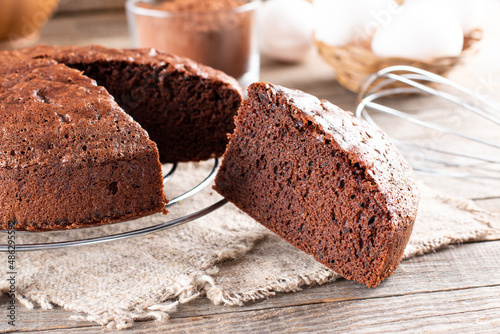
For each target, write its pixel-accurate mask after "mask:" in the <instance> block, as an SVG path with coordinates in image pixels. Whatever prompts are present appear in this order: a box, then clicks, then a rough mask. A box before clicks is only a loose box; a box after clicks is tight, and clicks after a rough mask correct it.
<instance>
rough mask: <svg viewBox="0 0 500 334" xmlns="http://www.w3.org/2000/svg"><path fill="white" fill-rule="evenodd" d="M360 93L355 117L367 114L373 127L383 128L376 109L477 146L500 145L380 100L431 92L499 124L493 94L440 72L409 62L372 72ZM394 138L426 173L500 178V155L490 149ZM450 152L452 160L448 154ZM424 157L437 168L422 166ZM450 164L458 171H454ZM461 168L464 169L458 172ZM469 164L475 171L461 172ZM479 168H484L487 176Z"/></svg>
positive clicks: (415, 167)
mask: <svg viewBox="0 0 500 334" xmlns="http://www.w3.org/2000/svg"><path fill="white" fill-rule="evenodd" d="M435 87H439V88H435ZM445 89H446V90H445ZM360 92H361V93H360V95H359V97H358V106H357V108H356V116H357V117H363V118H364V119H366V120H367V121H368V122H369V123H371V124H372V125H375V126H377V127H379V126H378V125H377V122H375V120H374V119H373V118H372V117H371V115H370V113H371V112H373V111H377V112H381V113H384V114H386V115H389V116H393V117H397V118H398V119H401V120H402V121H406V122H409V123H411V124H415V125H417V126H420V127H424V128H426V129H428V130H432V131H437V132H439V133H441V134H446V135H451V136H453V137H455V138H460V139H461V140H467V141H471V142H474V143H475V145H476V146H477V145H478V144H480V145H483V146H488V147H490V148H494V149H500V143H498V142H494V141H492V140H491V138H490V139H485V138H482V137H480V136H479V135H478V134H477V133H476V134H474V135H473V134H468V133H466V132H464V131H463V130H465V129H461V130H458V129H454V128H451V127H449V126H447V125H442V124H438V123H436V122H434V121H428V120H425V119H424V118H425V114H422V115H419V116H418V117H417V116H415V115H411V114H410V113H408V112H405V111H402V110H398V109H396V108H392V107H390V106H388V105H385V104H384V103H385V100H384V102H378V101H377V100H380V99H382V98H385V97H392V96H398V95H415V94H425V95H431V96H436V97H439V98H441V99H443V100H445V101H447V102H449V103H452V104H454V105H456V106H459V107H461V108H463V109H464V110H467V111H470V112H471V115H472V114H474V115H477V116H479V117H481V118H482V119H483V120H486V121H489V122H491V123H493V124H495V125H500V103H498V102H497V101H495V100H493V99H490V98H489V97H485V96H480V95H479V94H477V93H475V92H473V91H472V90H470V89H469V88H466V87H464V86H462V85H459V84H458V83H456V82H454V81H452V80H449V79H447V78H444V77H442V76H440V75H437V74H434V73H431V72H429V71H426V70H422V69H419V68H415V67H411V66H406V65H401V66H391V67H388V68H385V69H383V70H381V71H379V72H377V73H375V74H372V75H370V76H368V77H367V78H366V79H365V80H364V81H363V82H362V84H361V89H360ZM375 101H377V102H375ZM468 121H469V120H468ZM379 128H380V127H379ZM440 138H441V136H437V137H434V139H435V140H438V141H439V139H440ZM393 140H394V142H395V144H396V145H397V146H398V147H399V148H400V149H401V150H402V151H404V152H406V154H409V155H410V156H412V157H413V159H411V160H413V161H410V162H411V163H412V166H413V168H414V169H415V170H417V171H419V172H422V173H424V174H428V175H436V176H448V177H460V178H469V177H470V178H477V177H479V178H486V179H500V168H498V165H500V159H498V158H496V156H495V155H491V154H490V152H488V156H480V155H479V154H478V153H479V152H481V153H486V152H487V151H486V150H485V151H484V152H483V150H481V149H478V148H477V147H474V148H472V149H474V150H475V151H474V153H467V152H463V147H462V146H461V142H455V141H453V145H454V146H456V147H457V151H453V150H449V149H446V148H442V147H441V145H442V144H443V143H437V142H435V143H434V144H435V145H431V146H425V145H420V144H417V143H413V142H409V141H404V140H398V139H395V138H393ZM432 146H437V147H432ZM495 152H498V151H495ZM446 156H448V157H449V158H453V159H448V158H445V157H446ZM415 158H419V159H415ZM460 159H461V160H460ZM464 160H466V161H467V162H465V161H464ZM425 161H427V163H428V164H430V165H431V166H433V167H429V166H426V165H422V163H424V162H425ZM436 165H439V166H442V167H445V168H448V169H447V170H446V169H445V170H442V169H440V168H437V167H435V166H436ZM491 166H495V167H491ZM450 168H455V169H454V170H450ZM457 168H458V169H459V170H456V169H457ZM467 168H468V169H471V168H472V169H474V172H473V173H469V172H467V171H466V170H463V171H462V170H460V169H467ZM477 172H482V174H479V173H477Z"/></svg>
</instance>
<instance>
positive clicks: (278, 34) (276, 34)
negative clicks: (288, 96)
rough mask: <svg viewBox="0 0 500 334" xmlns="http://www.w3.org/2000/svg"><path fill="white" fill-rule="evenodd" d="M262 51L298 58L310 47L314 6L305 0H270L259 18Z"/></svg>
mask: <svg viewBox="0 0 500 334" xmlns="http://www.w3.org/2000/svg"><path fill="white" fill-rule="evenodd" d="M259 21H260V22H259V26H260V48H261V52H262V54H264V55H266V56H268V57H270V58H273V59H276V60H281V61H286V62H300V61H302V60H303V59H304V58H305V57H306V56H307V54H308V53H309V52H310V51H311V50H312V48H313V29H314V21H313V9H312V5H311V4H310V3H308V2H307V1H305V0H270V1H266V2H265V3H263V5H262V8H261V12H260V19H259Z"/></svg>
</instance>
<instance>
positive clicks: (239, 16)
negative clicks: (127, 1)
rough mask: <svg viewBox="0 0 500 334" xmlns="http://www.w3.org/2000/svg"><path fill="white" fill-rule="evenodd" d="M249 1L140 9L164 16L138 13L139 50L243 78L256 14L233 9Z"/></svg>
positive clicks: (183, 0) (180, 0) (192, 1)
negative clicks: (184, 59) (161, 53)
mask: <svg viewBox="0 0 500 334" xmlns="http://www.w3.org/2000/svg"><path fill="white" fill-rule="evenodd" d="M249 2H250V1H240V0H212V1H206V0H171V1H164V2H161V3H157V4H151V3H146V2H139V3H137V7H140V8H145V9H150V10H155V11H156V12H159V13H164V14H165V15H157V16H158V17H157V16H146V15H142V14H139V13H136V14H135V15H134V16H135V29H136V32H135V33H136V36H137V37H136V38H137V43H138V45H137V46H139V47H154V48H157V49H159V50H163V51H165V52H169V53H174V54H177V55H180V56H184V57H188V58H191V59H193V60H195V61H197V62H200V63H202V64H205V65H209V66H212V67H214V68H217V69H219V70H221V71H224V72H226V73H227V74H229V75H231V76H233V77H235V78H240V77H241V76H243V75H244V74H245V73H246V72H247V71H248V67H249V61H250V53H251V47H252V40H253V37H254V36H253V34H254V29H253V28H254V20H255V15H254V14H255V12H254V11H253V10H243V11H241V10H234V9H235V8H237V7H240V6H242V5H245V4H247V3H249Z"/></svg>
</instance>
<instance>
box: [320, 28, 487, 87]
mask: <svg viewBox="0 0 500 334" xmlns="http://www.w3.org/2000/svg"><path fill="white" fill-rule="evenodd" d="M481 38H482V30H479V29H478V30H474V31H472V32H471V33H470V34H468V35H467V36H466V37H465V39H464V47H463V50H462V53H461V54H460V55H459V56H458V57H443V58H435V59H432V60H430V61H426V62H424V61H417V60H412V59H406V58H379V57H377V56H375V55H374V54H373V52H372V51H371V48H370V43H369V41H367V42H366V43H365V44H356V45H354V44H351V45H345V46H340V47H339V46H331V45H328V44H325V43H323V42H321V41H316V45H317V47H318V50H319V53H320V55H321V56H322V57H323V58H324V59H325V60H326V61H327V62H328V63H329V64H330V65H331V66H332V67H333V68H334V70H335V72H336V73H337V80H338V82H339V83H340V84H341V85H342V86H344V87H345V88H347V89H349V90H350V91H352V92H355V93H358V92H359V88H360V87H359V86H360V83H361V82H362V80H363V79H364V78H365V77H366V76H368V75H370V74H373V73H376V72H378V71H379V70H381V69H383V68H386V67H389V66H393V65H410V66H415V67H418V68H421V69H424V70H427V71H430V72H433V73H436V74H439V75H443V76H444V75H446V74H447V73H448V72H450V71H451V70H452V69H453V68H454V67H455V66H457V65H459V64H461V63H462V62H463V61H464V60H465V59H466V58H467V57H468V56H469V55H470V54H471V53H473V52H475V51H476V50H477V48H476V47H474V46H475V44H476V43H477V42H478V41H480V40H481Z"/></svg>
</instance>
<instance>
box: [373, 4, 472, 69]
mask: <svg viewBox="0 0 500 334" xmlns="http://www.w3.org/2000/svg"><path fill="white" fill-rule="evenodd" d="M463 41H464V36H463V31H462V27H461V25H460V23H459V21H458V19H457V18H456V17H455V16H454V15H453V14H452V13H451V12H450V11H448V10H446V9H444V8H442V7H440V6H433V5H432V4H431V3H427V2H422V3H420V2H412V3H409V4H404V5H403V6H401V11H400V12H399V13H398V14H396V15H394V16H393V17H392V20H391V21H390V23H389V24H388V25H387V26H384V27H381V28H380V29H379V30H378V31H377V33H376V34H375V35H374V37H373V39H372V43H371V47H372V50H373V53H374V54H375V55H377V56H379V57H400V58H409V59H415V60H423V61H426V60H430V59H432V58H437V57H453V56H458V55H459V54H460V53H461V51H462V48H463Z"/></svg>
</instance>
